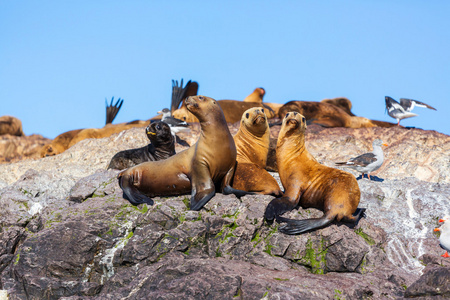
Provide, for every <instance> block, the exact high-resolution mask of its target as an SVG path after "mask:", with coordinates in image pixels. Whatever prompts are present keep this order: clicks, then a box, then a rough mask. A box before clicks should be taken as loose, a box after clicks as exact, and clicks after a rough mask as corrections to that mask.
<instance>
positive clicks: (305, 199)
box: [265, 112, 365, 234]
mask: <svg viewBox="0 0 450 300" xmlns="http://www.w3.org/2000/svg"><path fill="white" fill-rule="evenodd" d="M305 130H306V118H305V117H304V116H302V115H301V114H299V113H297V112H290V113H287V114H286V117H285V118H284V119H283V124H282V126H281V130H280V134H279V136H278V143H277V164H278V170H279V174H280V179H281V182H282V184H283V187H284V189H285V192H284V196H283V197H281V198H276V199H274V200H272V201H271V202H270V203H269V205H268V206H267V208H266V212H265V217H266V219H268V220H273V219H274V218H276V219H277V221H278V222H285V223H286V224H285V225H283V226H282V227H280V228H279V231H281V232H283V233H286V234H298V233H302V232H305V231H308V230H313V229H317V228H320V227H323V226H326V225H327V224H329V223H331V222H332V221H333V220H337V221H344V222H353V223H354V222H357V221H358V220H359V218H360V216H361V215H362V213H363V212H364V210H365V209H358V204H359V200H360V196H361V192H360V190H359V186H358V183H357V181H356V179H355V177H354V176H353V175H352V174H350V173H348V172H345V171H342V170H339V169H334V168H330V167H327V166H324V165H322V164H320V163H318V162H317V161H316V160H315V159H314V157H313V156H312V155H311V154H309V152H308V150H306V148H305ZM297 205H301V206H302V207H303V208H309V207H312V208H317V209H320V210H322V211H323V212H324V215H323V217H321V218H318V219H307V220H291V219H286V218H283V217H280V215H281V214H283V213H285V212H288V211H291V210H292V209H294V208H295V207H296V206H297ZM355 212H356V214H355V215H353V214H354V213H355Z"/></svg>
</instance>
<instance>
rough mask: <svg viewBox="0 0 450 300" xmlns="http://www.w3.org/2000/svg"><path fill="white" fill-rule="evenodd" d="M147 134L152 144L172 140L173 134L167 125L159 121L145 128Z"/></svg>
mask: <svg viewBox="0 0 450 300" xmlns="http://www.w3.org/2000/svg"><path fill="white" fill-rule="evenodd" d="M145 133H146V134H147V137H148V139H149V140H150V142H152V143H163V142H166V141H168V140H170V139H171V137H172V133H171V132H170V127H169V125H167V124H166V123H164V122H162V121H159V122H153V123H151V124H150V125H148V126H147V128H145Z"/></svg>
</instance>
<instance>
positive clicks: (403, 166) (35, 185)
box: [0, 125, 450, 299]
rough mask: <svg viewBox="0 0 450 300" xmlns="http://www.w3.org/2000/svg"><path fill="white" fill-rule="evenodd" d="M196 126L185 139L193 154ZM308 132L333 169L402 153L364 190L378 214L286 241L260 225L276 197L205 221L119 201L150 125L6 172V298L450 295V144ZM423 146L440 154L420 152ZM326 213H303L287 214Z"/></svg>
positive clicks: (181, 203) (225, 204)
mask: <svg viewBox="0 0 450 300" xmlns="http://www.w3.org/2000/svg"><path fill="white" fill-rule="evenodd" d="M197 130H198V128H196V127H193V128H192V129H191V133H190V135H180V137H181V138H182V139H184V140H186V141H187V142H188V143H190V144H192V143H193V142H195V140H194V139H195V134H198V131H197ZM235 130H236V127H235V125H234V127H232V128H231V131H232V132H233V131H235ZM308 130H309V131H308V136H307V147H308V149H310V151H311V153H313V154H314V155H315V156H316V157H317V158H318V160H319V161H321V162H322V163H325V164H329V165H331V163H332V162H333V161H334V157H336V158H339V159H342V158H343V157H349V156H352V155H354V154H353V153H361V152H364V151H366V150H368V149H369V148H370V144H371V141H372V140H373V138H375V137H381V138H382V139H383V140H384V141H385V142H387V143H389V144H390V145H391V146H390V147H392V148H389V147H388V149H387V150H386V156H387V157H388V158H389V159H390V160H388V161H387V162H386V163H388V166H386V167H385V168H384V169H381V170H380V172H378V176H379V177H382V178H384V181H382V182H378V181H369V180H368V179H361V180H359V181H358V182H359V185H360V189H361V192H362V197H361V203H360V207H365V208H367V211H366V217H365V218H363V219H362V220H361V221H360V222H359V224H358V225H357V226H356V227H354V228H351V227H349V226H347V225H345V224H340V223H334V224H332V225H331V226H328V227H325V228H323V229H320V230H316V231H313V232H311V233H306V234H303V235H299V236H287V235H284V234H281V233H279V232H278V231H277V227H278V225H277V223H273V224H268V223H267V222H265V221H264V220H263V215H264V210H265V207H266V205H267V204H268V203H269V202H270V201H271V200H272V199H273V197H271V196H260V195H252V196H245V197H242V198H241V199H238V198H236V197H235V196H234V195H228V196H225V195H222V194H220V193H218V194H217V195H216V196H215V197H213V199H212V200H211V201H210V202H209V203H207V204H206V205H205V207H204V208H203V209H202V210H201V211H199V212H196V211H190V210H189V209H188V206H189V200H188V198H189V195H185V196H178V197H168V198H158V197H157V198H154V201H155V205H153V206H147V205H146V204H143V205H139V206H133V205H131V204H130V203H129V202H128V201H126V200H125V199H123V198H122V191H121V189H120V187H119V186H118V183H117V180H116V175H117V173H118V172H117V171H113V170H109V171H107V170H105V169H106V166H107V164H108V163H109V160H110V159H111V157H112V156H113V155H114V154H115V153H116V152H118V151H121V150H125V149H129V148H137V147H142V146H144V145H145V144H146V143H147V138H146V136H145V134H144V132H142V130H141V129H139V128H134V129H131V130H128V131H125V132H122V133H120V134H116V135H113V136H111V137H109V138H103V139H96V140H85V141H82V142H80V143H78V144H77V145H75V146H73V147H72V148H70V149H68V150H67V151H65V152H64V153H62V154H60V155H56V156H53V157H47V158H43V159H39V160H27V161H21V162H17V163H14V164H3V165H0V171H1V172H0V205H1V207H2V209H1V210H0V228H1V229H0V290H6V291H7V292H8V294H9V297H10V299H60V298H63V299H143V298H147V299H155V298H160V299H175V298H177V299H179V298H184V299H206V298H208V299H235V298H240V299H262V298H265V299H333V298H335V299H364V298H372V299H383V298H403V297H447V296H448V268H449V267H450V261H448V260H446V259H444V258H442V257H440V254H442V250H441V249H440V248H439V246H438V238H437V236H435V235H434V233H433V228H434V227H436V226H437V220H438V218H440V217H442V216H443V215H445V214H450V212H449V211H448V210H449V207H448V199H449V195H450V184H449V183H448V178H449V176H448V172H449V171H448V169H449V168H448V165H447V169H446V170H445V168H444V167H442V166H439V164H438V162H442V163H444V164H445V163H447V164H448V157H449V154H450V153H449V149H448V145H449V143H448V136H446V135H441V134H439V133H435V132H429V131H422V130H413V131H411V130H407V129H402V128H390V129H385V128H369V129H344V131H340V130H339V128H333V129H322V128H318V127H315V126H310V128H309V129H308ZM384 130H387V131H384ZM390 130H394V132H392V131H390ZM397 130H398V132H397V133H396V134H394V133H395V132H396V131H397ZM403 131H405V132H406V131H407V132H409V134H406V133H405V134H402V132H403ZM411 133H414V135H413V136H411ZM406 137H409V142H408V140H407V139H406ZM395 138H399V139H400V141H401V140H404V143H405V145H403V146H401V145H400V144H399V143H400V142H397V140H395ZM389 139H390V140H389ZM192 140H194V141H192ZM420 141H422V142H420ZM366 147H367V149H366ZM181 149H183V147H181V146H180V145H177V151H180V150H181ZM419 150H420V151H422V152H421V153H425V152H424V151H428V152H427V153H428V154H427V155H428V156H429V158H428V159H426V160H423V159H424V158H423V157H422V156H420V155H413V153H414V151H419ZM400 151H401V152H402V153H407V154H408V155H410V157H412V158H411V159H409V160H408V159H406V158H403V156H402V155H401V154H399V152H400ZM339 155H341V156H339ZM442 157H444V158H442ZM445 159H447V161H445ZM395 162H397V166H396V165H395ZM390 163H391V164H392V166H391V165H389V164H390ZM419 163H422V166H427V167H428V166H429V167H430V168H432V169H433V170H434V171H433V172H436V174H438V175H437V176H434V177H433V176H432V177H430V178H425V179H430V180H424V178H418V177H417V176H415V171H414V172H412V173H411V172H410V171H409V170H414V168H416V170H417V168H418V167H419ZM391 168H397V169H396V170H397V171H398V173H394V171H393V169H391ZM390 170H391V171H390ZM272 174H273V175H274V177H275V178H277V177H278V176H277V174H276V173H272ZM355 174H356V173H355ZM321 214H322V212H320V211H318V210H315V209H301V208H299V209H298V210H295V211H292V212H290V213H289V214H287V217H289V218H298V219H304V218H311V217H318V216H321ZM446 280H447V281H446ZM446 287H447V289H446Z"/></svg>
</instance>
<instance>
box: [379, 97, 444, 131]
mask: <svg viewBox="0 0 450 300" xmlns="http://www.w3.org/2000/svg"><path fill="white" fill-rule="evenodd" d="M384 99H385V100H386V110H387V112H388V115H389V116H391V117H392V118H394V119H396V120H397V125H400V120H403V119H406V118H411V117H415V116H417V114H414V113H412V112H411V111H412V110H413V108H414V106H418V107H426V108H429V109H433V110H436V108H434V107H432V106H430V105H428V104H426V103H423V102H420V101H417V100H412V99H406V98H400V103H398V102H397V101H395V100H394V99H392V98H391V97H389V96H386V97H384Z"/></svg>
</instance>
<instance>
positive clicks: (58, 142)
mask: <svg viewBox="0 0 450 300" xmlns="http://www.w3.org/2000/svg"><path fill="white" fill-rule="evenodd" d="M81 130H83V129H75V130H70V131H66V132H64V133H61V134H60V135H58V136H57V137H55V138H54V139H53V141H52V142H51V143H50V144H47V145H44V146H43V147H42V148H41V151H40V155H41V157H46V156H53V155H57V154H60V153H63V152H64V151H66V150H67V149H68V148H69V144H70V141H72V139H73V137H74V136H76V135H77V134H78V133H79V132H80V131H81Z"/></svg>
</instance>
